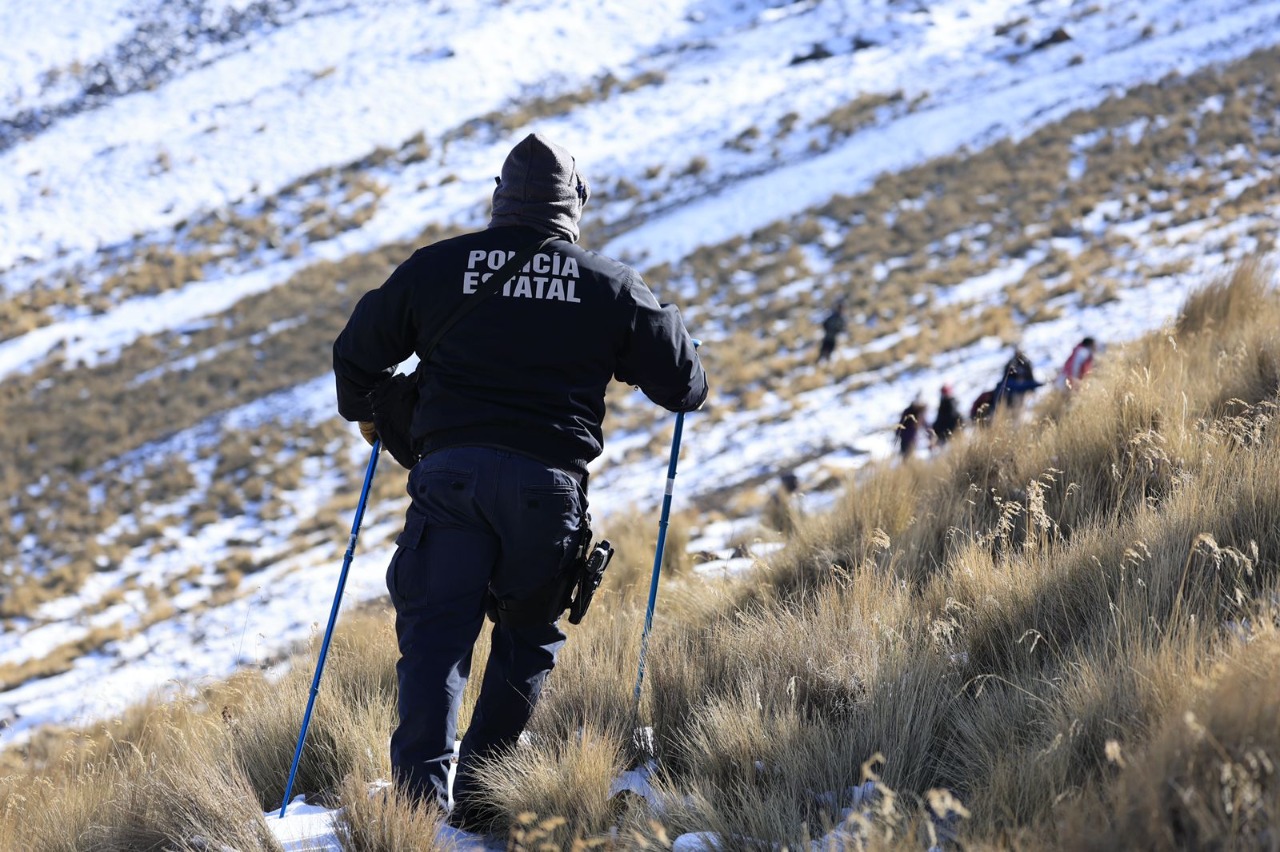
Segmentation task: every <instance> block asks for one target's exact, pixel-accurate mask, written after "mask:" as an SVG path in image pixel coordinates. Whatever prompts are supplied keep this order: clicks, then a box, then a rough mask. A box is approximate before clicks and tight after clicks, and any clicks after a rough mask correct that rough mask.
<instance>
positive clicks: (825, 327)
mask: <svg viewBox="0 0 1280 852" xmlns="http://www.w3.org/2000/svg"><path fill="white" fill-rule="evenodd" d="M847 325H848V324H847V323H846V322H845V319H844V297H843V296H841V297H840V298H838V299H836V301H835V304H833V305H832V306H831V313H829V314H827V317H826V319H824V320H823V321H822V343H820V344H819V345H818V363H822V362H823V361H825V360H827V359H828V358H830V357H831V353H832V352H834V351H835V350H836V340H837V339H838V338H839V337H840V333H841V332H843V331H844V330H845V328H846V327H847Z"/></svg>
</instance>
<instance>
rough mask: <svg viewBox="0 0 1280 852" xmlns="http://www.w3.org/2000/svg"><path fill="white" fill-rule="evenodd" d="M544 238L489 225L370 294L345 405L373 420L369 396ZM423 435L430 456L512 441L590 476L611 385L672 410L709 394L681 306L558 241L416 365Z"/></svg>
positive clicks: (356, 333)
mask: <svg viewBox="0 0 1280 852" xmlns="http://www.w3.org/2000/svg"><path fill="white" fill-rule="evenodd" d="M542 239H543V237H542V236H541V235H540V234H538V232H536V231H533V230H529V229H526V228H518V227H503V228H490V229H488V230H484V231H478V232H476V233H473V234H466V235H463V236H460V237H455V238H453V239H449V240H443V241H441V242H438V243H435V244H433V245H430V246H426V247H425V248H421V249H419V250H418V251H416V252H415V253H414V254H413V256H412V257H410V258H409V259H408V260H407V261H405V262H404V263H403V264H401V265H400V267H399V268H397V269H396V271H395V272H394V273H392V275H391V277H390V278H388V279H387V281H386V283H384V284H383V285H382V286H381V287H379V288H378V289H377V290H371V291H370V292H368V293H366V294H365V295H364V296H363V297H361V299H360V301H359V303H357V305H356V307H355V310H354V311H353V312H352V314H351V318H350V319H349V320H348V321H347V325H346V328H344V329H343V331H342V333H341V334H340V335H338V338H337V340H336V341H334V344H333V369H334V374H335V376H336V378H337V386H338V411H339V413H340V414H341V415H342V416H343V417H345V418H346V419H347V420H353V421H355V420H366V421H367V420H372V419H373V417H372V411H371V410H370V405H369V393H370V392H371V391H372V390H373V388H374V387H375V386H377V385H378V383H379V382H381V381H383V380H385V379H386V378H387V377H388V376H390V375H391V374H392V373H393V372H394V368H395V366H396V365H397V364H399V363H400V362H401V361H404V360H406V359H408V358H409V356H411V355H413V354H415V353H417V354H418V355H419V357H421V353H422V351H423V349H425V347H426V345H427V343H428V342H429V341H430V340H431V339H432V338H433V337H434V334H435V331H436V329H437V328H438V327H439V325H440V324H441V323H442V322H444V321H445V320H446V319H447V318H448V316H449V315H450V314H451V313H452V312H453V311H454V309H455V308H456V307H457V306H458V305H459V304H460V303H461V302H462V301H463V300H465V299H468V298H474V293H475V290H476V287H477V285H478V284H479V283H480V281H481V280H482V279H483V278H487V277H488V275H489V274H490V273H492V272H493V271H495V270H496V269H498V268H499V267H500V266H502V265H503V264H504V263H505V262H506V260H507V258H508V257H509V256H511V255H512V254H514V253H515V252H517V251H519V250H520V249H522V248H525V247H526V246H530V245H536V244H537V243H538V242H539V241H540V240H542ZM419 376H420V378H419V383H418V390H419V400H418V407H417V410H416V411H415V414H414V418H413V434H414V438H415V441H416V443H417V448H418V450H419V451H420V452H422V453H428V452H431V451H432V450H436V449H439V448H441V447H447V446H457V445H463V444H470V445H480V446H494V447H504V448H507V449H511V450H515V451H516V452H520V453H524V454H526V455H529V456H532V457H534V458H537V459H539V460H541V461H543V462H545V463H547V464H549V465H551V466H553V467H559V468H564V469H566V470H573V471H576V472H579V473H585V472H586V467H587V463H588V462H590V461H591V460H592V459H594V458H595V457H596V456H598V455H599V454H600V451H601V449H602V446H603V437H602V431H601V423H602V421H603V420H604V415H605V404H604V394H605V387H606V386H607V385H608V383H609V381H610V379H611V378H615V377H616V378H617V379H618V381H621V382H624V383H626V384H630V385H636V386H638V387H639V388H640V389H641V390H642V391H644V393H645V395H647V396H648V397H649V399H651V400H653V401H654V402H656V403H657V404H658V405H661V406H663V407H664V408H667V409H669V410H671V411H690V410H692V409H695V408H697V407H698V406H700V405H701V404H702V402H703V400H705V399H706V396H707V378H706V374H705V373H704V372H703V369H702V365H701V363H700V362H699V360H698V356H697V353H696V351H695V350H694V346H693V342H692V340H691V339H690V337H689V333H688V331H687V330H686V329H685V327H684V323H683V322H682V321H681V319H680V314H679V312H678V311H677V310H676V308H675V307H674V306H671V305H659V304H658V301H657V300H656V299H655V298H654V296H653V293H652V292H651V291H650V290H649V288H648V287H647V286H646V285H645V283H644V281H643V280H642V279H641V278H640V276H639V274H638V273H636V271H635V270H633V269H631V268H630V267H628V266H626V265H624V264H621V263H618V262H617V261H614V260H610V259H609V258H606V257H604V256H602V255H599V254H596V253H594V252H590V251H587V250H586V249H583V248H581V247H579V246H577V245H575V244H574V243H570V242H568V241H566V240H555V241H554V242H552V243H550V244H549V245H548V246H547V247H546V248H544V249H543V250H542V251H541V252H539V253H538V254H536V255H534V257H533V259H532V260H531V261H530V262H529V263H528V264H527V265H526V266H525V268H524V269H523V270H522V271H521V272H518V273H516V275H515V276H514V277H513V278H512V279H511V281H509V282H508V283H507V284H506V285H505V286H504V287H503V289H502V290H501V291H499V292H498V293H495V294H494V295H492V296H489V297H488V298H486V299H485V300H484V301H483V302H481V303H480V304H479V305H478V306H477V307H476V308H475V310H473V311H471V312H470V313H468V314H466V315H465V316H463V317H462V318H461V319H460V320H459V321H458V322H457V323H456V324H455V325H454V326H453V327H452V328H450V329H449V330H448V332H447V333H446V334H445V336H444V337H443V338H442V339H441V341H440V342H439V344H438V345H437V346H436V349H435V351H434V352H432V353H431V356H430V359H429V362H428V365H427V367H426V369H423V370H421V371H420V372H419Z"/></svg>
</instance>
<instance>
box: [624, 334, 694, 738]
mask: <svg viewBox="0 0 1280 852" xmlns="http://www.w3.org/2000/svg"><path fill="white" fill-rule="evenodd" d="M701 343H702V341H700V340H694V341H693V346H694V348H695V349H696V348H697V347H698V346H699V345H701ZM683 431H684V412H683V411H680V412H677V414H676V431H675V434H674V435H672V437H671V459H670V461H668V462H667V488H666V491H665V492H664V493H663V495H662V516H661V518H660V519H659V520H658V547H657V550H655V551H654V554H653V576H652V578H651V579H650V580H649V605H648V606H647V607H646V608H645V613H644V633H642V634H641V636H640V668H639V671H637V672H636V691H635V703H634V706H633V707H632V711H633V713H635V714H637V715H638V714H639V712H640V684H641V683H643V682H644V658H645V654H647V653H648V651H649V631H650V629H652V627H653V609H654V606H655V605H656V604H657V602H658V576H659V575H660V574H661V573H662V551H663V549H664V548H665V547H666V544H667V519H668V518H669V517H670V515H671V494H672V492H673V491H675V487H676V459H678V458H679V457H680V434H681V433H682V432H683Z"/></svg>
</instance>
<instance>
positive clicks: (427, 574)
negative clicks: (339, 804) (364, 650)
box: [333, 134, 707, 828]
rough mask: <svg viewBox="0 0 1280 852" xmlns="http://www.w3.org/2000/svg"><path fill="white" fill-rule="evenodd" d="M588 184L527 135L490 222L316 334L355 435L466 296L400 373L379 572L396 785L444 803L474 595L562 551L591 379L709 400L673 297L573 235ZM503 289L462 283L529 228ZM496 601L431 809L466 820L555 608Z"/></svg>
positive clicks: (591, 419) (474, 623)
mask: <svg viewBox="0 0 1280 852" xmlns="http://www.w3.org/2000/svg"><path fill="white" fill-rule="evenodd" d="M589 195H590V191H589V188H588V184H587V181H586V180H585V179H584V178H583V177H582V176H581V175H580V174H579V173H578V170H577V166H576V162H575V160H574V158H573V157H572V156H571V155H570V154H569V152H568V151H566V150H565V149H563V148H561V147H560V146H558V145H556V144H554V143H552V142H550V141H548V140H547V139H546V138H544V137H542V136H541V135H538V134H532V135H529V136H527V137H526V138H525V139H523V140H522V141H521V142H520V143H519V144H517V145H516V146H515V148H513V149H512V150H511V152H510V154H509V155H508V156H507V158H506V161H505V162H504V163H503V165H502V175H501V177H499V178H498V179H497V188H496V189H495V190H494V193H493V212H492V217H491V219H490V221H489V226H488V228H486V229H484V230H482V231H478V232H475V233H470V234H466V235H463V236H460V237H455V238H452V239H447V240H443V241H441V242H438V243H434V244H432V245H429V246H426V247H424V248H421V249H419V250H418V251H416V252H415V253H414V254H413V256H412V257H410V258H409V259H408V260H407V261H405V262H404V263H403V264H402V265H401V266H399V267H398V268H397V269H396V270H395V272H393V273H392V275H391V276H390V278H388V279H387V281H386V282H385V283H384V284H383V285H382V286H381V287H379V288H378V289H376V290H372V291H370V292H368V293H366V294H364V296H363V297H362V298H361V299H360V301H359V302H358V303H357V305H356V307H355V310H354V311H353V312H352V314H351V317H350V319H349V320H348V321H347V325H346V327H345V328H344V329H343V331H342V333H341V334H340V335H339V336H338V338H337V340H336V341H335V342H334V346H333V368H334V373H335V376H336V379H337V394H338V411H339V412H340V414H341V415H342V416H343V417H345V418H346V419H347V420H350V421H356V422H358V423H360V431H361V433H362V434H363V435H364V436H365V438H366V439H367V440H369V441H370V443H372V441H373V439H374V437H376V432H375V429H374V427H373V425H372V421H373V419H374V418H373V410H372V408H371V402H370V395H371V393H372V392H373V391H374V390H375V388H377V387H378V386H379V385H380V384H381V383H383V382H385V381H387V379H388V377H389V376H390V375H391V374H392V372H393V371H394V368H395V365H397V364H399V363H400V362H401V361H404V360H405V359H407V358H408V357H409V356H410V355H413V354H414V353H417V354H418V355H419V357H420V358H421V356H422V353H423V352H424V351H425V350H426V349H427V348H428V346H429V342H430V341H431V340H432V339H433V337H434V336H435V332H436V330H437V329H438V328H440V327H441V324H442V323H444V322H445V321H446V318H447V317H449V316H450V315H451V314H452V313H453V312H454V311H455V310H456V309H457V308H458V307H459V306H460V305H461V304H462V303H463V302H465V301H466V300H468V299H476V298H482V301H480V302H479V303H478V304H476V305H475V306H474V309H473V310H470V311H469V312H465V313H464V314H462V315H461V318H460V319H457V320H456V322H455V324H454V325H452V326H451V327H449V328H448V330H447V332H446V333H445V334H444V335H443V337H441V338H440V339H439V341H438V342H437V343H436V345H435V348H434V349H433V350H432V351H431V352H429V353H428V357H427V358H426V359H425V362H424V363H423V365H422V367H421V368H420V369H419V371H418V374H417V375H418V383H417V390H418V402H417V405H416V408H414V412H413V418H412V428H411V430H410V431H411V434H412V439H413V442H414V446H413V449H414V451H415V453H416V454H417V455H418V456H419V460H418V461H417V463H416V464H414V466H413V468H412V471H411V472H410V474H409V484H408V491H409V495H410V497H411V498H412V499H411V504H410V506H409V508H408V511H407V513H406V517H405V524H404V529H403V531H402V532H401V533H400V535H399V537H398V538H397V539H396V545H397V547H396V552H395V554H394V556H393V557H392V559H391V564H390V566H389V568H388V570H387V589H388V591H389V592H390V597H391V602H392V604H393V605H394V607H395V611H396V636H397V640H398V644H399V651H400V658H399V661H398V662H397V664H396V673H397V679H398V683H399V696H398V698H399V701H398V711H399V725H398V726H397V728H396V729H395V732H394V733H393V734H392V737H391V764H392V769H393V776H394V779H395V783H396V785H397V787H398V788H399V789H400V790H402V791H404V792H405V793H407V794H409V795H411V796H413V797H415V798H417V799H419V800H422V801H434V802H436V803H438V804H439V805H441V806H442V807H448V806H449V804H448V803H449V793H450V791H449V787H448V769H449V766H450V763H451V759H452V755H453V747H454V740H455V736H456V732H457V715H458V707H459V705H460V703H461V700H462V692H463V688H464V687H465V685H466V683H467V678H468V677H469V676H470V673H471V653H472V647H473V645H474V643H475V641H476V639H477V638H478V636H479V633H480V630H481V628H482V626H483V622H484V620H485V613H486V607H487V605H488V607H489V610H490V611H491V612H492V611H494V609H495V605H496V607H497V608H500V609H511V610H512V611H517V612H518V611H520V604H521V603H522V602H524V601H530V600H537V599H539V596H540V594H542V593H544V592H545V590H546V588H547V587H548V585H549V584H551V583H552V582H553V581H554V580H555V579H556V578H557V576H558V575H560V573H561V572H562V571H563V570H565V569H566V568H567V567H568V566H569V565H570V564H571V563H572V562H573V560H574V557H575V554H576V550H577V546H578V543H579V541H580V539H581V536H582V535H583V521H584V517H585V516H586V511H587V465H588V463H589V462H590V461H591V460H592V459H594V458H596V457H597V456H598V455H599V454H600V452H601V450H602V447H603V437H602V430H601V423H602V421H603V419H604V414H605V402H604V395H605V387H606V386H607V385H608V383H609V381H610V380H611V379H615V378H616V379H617V380H618V381H621V382H625V383H627V384H631V385H635V386H638V387H639V388H640V389H641V390H642V391H643V392H644V393H645V394H646V395H647V396H648V397H649V399H651V400H652V401H653V402H655V403H657V404H658V405H661V406H663V407H665V408H667V409H669V410H671V411H690V410H693V409H695V408H698V407H699V406H701V405H702V403H703V401H704V400H705V399H706V396H707V379H706V375H705V373H704V372H703V369H702V365H701V364H700V362H699V360H698V355H697V352H696V351H695V349H694V345H693V342H692V340H691V339H690V337H689V333H688V331H687V330H686V329H685V327H684V324H683V322H682V320H681V318H680V315H679V312H678V311H677V309H676V308H675V307H674V306H671V305H660V304H659V303H658V301H657V300H656V299H655V298H654V296H653V293H652V292H651V291H650V290H649V288H648V287H647V286H646V285H645V283H644V281H643V280H642V279H641V277H640V275H639V274H638V273H637V272H636V271H635V270H633V269H631V268H630V267H628V266H626V265H624V264H622V263H619V262H617V261H615V260H611V259H609V258H607V257H604V256H602V255H599V254H595V253H594V252H590V251H587V250H586V249H583V248H581V247H580V246H578V245H577V241H578V223H579V220H580V218H581V215H582V208H583V205H584V204H585V203H586V201H587V199H588V197H589ZM548 237H551V238H553V239H552V240H551V242H549V243H547V244H546V245H545V246H543V247H542V248H541V249H540V250H539V251H538V253H537V254H535V255H533V257H532V259H531V260H530V261H529V262H528V263H526V264H525V265H524V266H523V268H522V269H521V270H520V271H519V272H517V273H515V275H514V276H512V277H511V278H510V279H509V280H507V281H506V283H505V285H504V286H503V287H502V288H501V289H500V290H497V291H495V292H494V293H492V294H491V295H488V296H487V297H484V296H478V295H477V294H478V293H480V292H481V291H482V290H483V287H482V285H483V284H484V282H485V281H487V280H488V279H489V277H490V276H491V275H492V274H493V273H494V272H496V271H497V269H499V268H500V267H501V266H502V265H503V264H504V263H505V262H506V261H507V260H508V259H509V258H510V257H512V256H513V255H514V254H515V253H516V252H519V251H521V250H524V249H528V248H529V247H531V246H535V245H537V244H539V243H540V242H542V241H543V240H546V239H547V238H548ZM510 621H511V622H512V623H509V620H508V619H506V618H504V617H501V616H500V617H499V618H498V620H497V622H496V623H495V624H494V627H493V630H492V649H491V651H490V655H489V660H488V664H487V666H486V668H485V671H484V675H483V680H482V683H481V690H480V694H479V697H478V698H477V701H476V705H475V709H474V712H473V714H472V718H471V724H470V726H469V727H468V729H467V731H466V735H465V736H464V737H463V740H462V744H461V748H460V751H459V760H458V766H457V772H456V777H455V779H454V784H453V790H452V797H453V810H452V811H451V812H450V817H449V820H450V822H451V823H452V824H454V825H456V826H458V827H462V828H482V827H483V825H482V820H483V818H484V814H483V811H482V808H480V807H479V805H478V802H477V796H476V785H475V769H476V766H477V763H478V762H479V761H481V760H483V759H484V758H485V757H487V756H490V755H493V754H495V753H497V752H499V751H500V750H502V749H505V748H509V747H511V746H513V745H514V744H515V743H516V741H517V739H518V737H519V735H520V733H521V731H522V730H523V729H524V727H525V725H526V723H527V722H528V720H529V717H530V715H531V714H532V712H533V709H534V706H535V704H536V703H537V701H538V696H539V694H540V692H541V691H542V688H543V685H544V683H545V681H546V678H547V676H548V674H549V673H550V672H551V670H552V668H553V667H554V666H555V662H556V655H557V653H558V652H559V650H560V648H561V647H562V646H563V644H564V640H565V634H564V633H563V632H562V631H561V630H560V627H559V625H558V622H557V621H556V618H555V616H551V615H542V616H541V617H538V616H537V615H535V616H534V617H532V618H529V617H524V618H520V619H511V620H510Z"/></svg>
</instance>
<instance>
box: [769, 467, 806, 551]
mask: <svg viewBox="0 0 1280 852" xmlns="http://www.w3.org/2000/svg"><path fill="white" fill-rule="evenodd" d="M799 490H800V479H799V478H798V477H797V476H796V475H795V474H794V473H792V472H791V471H789V470H788V471H784V472H783V473H782V475H780V476H779V477H778V487H777V488H775V489H774V491H773V493H772V494H770V495H769V499H768V501H766V502H765V504H764V512H763V513H762V519H763V521H764V523H765V524H766V525H767V526H769V527H771V528H772V529H775V530H777V531H778V532H780V533H782V534H784V535H790V534H791V533H792V532H793V531H794V530H795V527H796V517H797V515H798V514H799V507H798V506H797V497H798V495H797V493H796V492H797V491H799Z"/></svg>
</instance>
